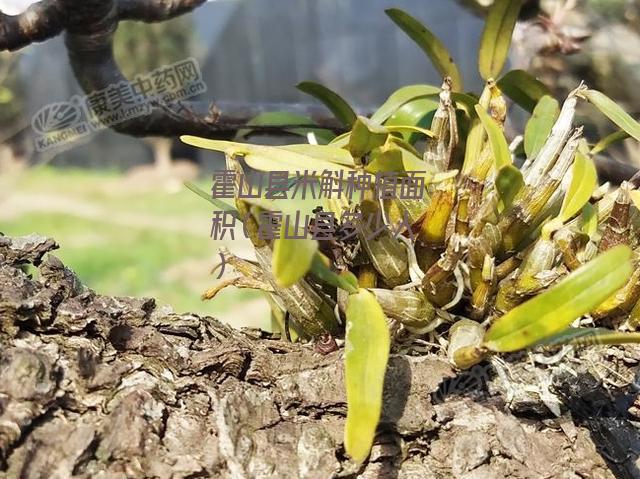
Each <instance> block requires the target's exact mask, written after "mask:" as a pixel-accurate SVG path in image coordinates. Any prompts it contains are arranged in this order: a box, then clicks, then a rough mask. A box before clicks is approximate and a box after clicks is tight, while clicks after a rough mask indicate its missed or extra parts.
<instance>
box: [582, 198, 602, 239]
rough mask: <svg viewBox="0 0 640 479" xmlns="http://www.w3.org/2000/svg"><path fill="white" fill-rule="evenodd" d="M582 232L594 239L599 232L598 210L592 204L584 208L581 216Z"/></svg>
mask: <svg viewBox="0 0 640 479" xmlns="http://www.w3.org/2000/svg"><path fill="white" fill-rule="evenodd" d="M580 231H582V232H583V233H584V234H586V235H587V236H589V238H593V235H594V234H596V231H598V210H597V209H596V207H595V206H593V205H592V204H591V203H587V204H586V205H584V206H583V207H582V213H581V214H580Z"/></svg>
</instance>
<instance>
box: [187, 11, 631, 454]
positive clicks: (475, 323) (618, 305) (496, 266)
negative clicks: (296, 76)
mask: <svg viewBox="0 0 640 479" xmlns="http://www.w3.org/2000/svg"><path fill="white" fill-rule="evenodd" d="M519 9H520V2H514V1H508V0H496V2H494V4H493V6H492V8H491V9H490V11H489V14H488V18H487V22H486V26H485V29H484V33H483V35H482V39H481V42H480V50H479V61H478V64H479V70H480V74H481V76H482V78H483V79H484V80H485V81H486V85H485V87H484V90H483V91H482V92H480V94H479V95H476V94H474V93H469V92H464V89H463V83H462V78H461V76H460V74H459V71H458V69H457V67H456V65H455V63H454V62H453V60H452V59H451V56H450V54H449V52H448V51H447V50H446V48H445V46H444V45H443V44H442V43H441V42H440V41H439V40H438V39H437V38H436V37H435V36H434V35H433V34H432V33H431V32H430V31H429V30H428V29H427V28H426V27H425V26H424V25H423V24H422V23H420V22H419V21H418V20H416V19H415V18H413V17H411V16H410V15H408V14H407V13H405V12H403V11H401V10H398V9H390V10H388V11H387V15H388V16H389V17H390V18H391V20H393V21H394V22H395V23H396V24H397V25H398V26H399V27H400V28H401V29H402V30H403V31H404V32H405V33H406V34H407V35H408V36H409V37H410V38H411V39H413V40H414V41H415V42H416V43H417V44H418V46H420V48H422V50H424V52H425V53H426V54H427V55H428V57H429V58H430V59H431V61H432V62H433V64H434V65H435V67H436V68H437V70H438V71H439V72H440V73H441V74H442V77H443V79H444V80H443V84H442V86H439V87H437V86H433V85H410V86H405V87H403V88H400V89H399V90H397V91H395V92H394V93H392V94H391V95H390V96H389V98H388V100H387V101H386V102H385V103H384V104H383V105H382V106H381V107H380V108H379V109H378V110H377V111H376V112H375V113H373V115H371V116H370V117H363V116H358V115H357V114H356V113H355V112H354V110H353V109H352V108H351V107H350V106H349V105H348V103H347V102H346V101H345V100H344V99H342V98H341V97H340V96H339V95H338V94H336V93H335V92H333V91H331V90H329V89H328V88H326V87H324V86H321V85H318V84H315V83H311V82H304V83H302V84H300V85H299V88H300V89H302V90H303V91H305V92H307V93H310V94H311V95H313V96H315V97H316V98H317V99H319V100H320V101H322V102H324V103H325V105H326V106H327V107H328V108H329V109H330V110H331V111H332V112H333V113H334V114H335V116H336V118H337V119H339V120H340V121H341V122H342V123H343V125H344V127H345V130H347V132H346V133H344V134H341V135H339V136H335V135H334V134H332V133H331V132H329V131H327V130H319V129H317V127H316V128H315V129H314V128H312V127H308V128H307V127H305V126H304V125H309V124H312V122H311V121H310V120H309V119H306V118H300V117H297V116H294V115H289V114H286V113H273V114H267V115H263V116H262V117H260V118H258V119H256V120H255V121H254V122H253V124H262V125H264V124H271V125H278V124H279V125H283V127H286V128H288V129H289V130H290V131H291V132H292V133H294V134H300V135H304V136H306V137H310V138H312V139H315V140H316V142H317V143H324V144H308V145H306V144H302V145H301V144H296V145H287V146H281V147H273V146H259V145H252V144H243V143H237V142H227V141H216V140H208V139H204V138H196V137H191V136H185V137H183V138H182V140H183V141H184V142H186V143H188V144H191V145H195V146H199V147H202V148H208V149H212V150H217V151H221V152H224V153H225V155H226V159H227V165H228V168H229V169H231V170H233V171H234V172H235V173H236V174H237V176H236V185H235V188H236V192H238V191H240V178H241V175H242V174H244V173H245V169H246V167H247V166H248V167H251V168H254V169H257V170H262V171H273V170H279V171H286V172H287V174H288V175H289V176H290V177H291V178H295V177H296V175H298V174H299V173H300V172H301V171H304V170H307V171H315V172H317V174H318V176H320V174H323V175H324V177H325V181H326V175H327V173H326V172H330V175H332V174H334V173H335V179H333V180H331V181H334V182H336V184H337V183H338V182H340V181H344V178H345V177H347V176H348V175H352V177H353V175H357V174H358V173H367V174H370V175H376V174H378V176H380V174H383V175H382V176H384V173H389V172H392V173H394V174H395V175H397V177H398V178H409V177H410V179H411V180H412V181H417V180H419V181H424V185H425V191H424V194H423V195H422V196H420V197H418V198H411V199H406V198H404V199H403V198H401V197H400V196H401V195H397V197H392V198H381V197H379V196H377V195H376V194H375V190H374V188H373V186H372V187H371V188H369V189H367V188H362V190H361V191H360V192H359V195H357V197H355V198H351V199H349V198H347V197H345V196H342V197H341V198H325V199H324V201H323V204H322V205H321V206H322V208H323V211H325V212H331V213H333V214H334V217H335V218H336V222H337V223H338V224H337V226H338V231H343V230H344V227H345V225H344V218H347V217H349V214H351V213H353V212H358V214H359V215H360V217H361V219H363V220H364V221H365V222H366V220H368V219H371V218H373V217H374V216H381V217H382V218H383V219H384V221H385V223H386V226H388V227H389V229H382V230H381V231H380V232H379V234H377V236H375V238H371V237H370V235H367V227H363V228H360V229H359V230H357V231H356V233H355V234H352V235H351V236H350V237H347V235H346V234H345V235H342V236H338V237H337V238H334V239H332V240H327V241H316V240H313V239H311V238H310V237H308V235H307V236H305V235H304V233H303V234H302V235H300V231H292V227H291V224H292V222H289V221H282V223H281V224H280V225H279V226H278V227H279V228H280V233H281V234H280V237H279V238H277V239H275V240H273V241H267V240H264V239H261V238H260V237H259V235H258V234H257V232H258V230H259V228H260V227H261V224H260V221H263V219H264V217H265V215H263V214H262V213H264V212H265V211H282V212H283V214H284V217H286V216H287V214H290V215H292V214H293V212H292V209H293V208H292V205H291V202H287V201H286V200H269V199H266V198H264V197H261V198H254V199H248V198H240V197H238V196H239V195H236V200H235V204H234V205H229V204H226V203H223V202H220V201H218V200H212V199H211V198H210V197H209V199H210V200H211V201H212V202H214V204H216V205H217V207H218V208H220V209H224V210H226V211H228V212H230V213H232V214H233V215H235V216H236V217H237V218H238V219H239V220H241V221H242V222H243V224H244V228H245V232H246V234H247V235H248V236H249V238H250V239H251V241H252V243H253V245H254V247H255V252H256V257H257V262H253V261H247V260H244V259H241V258H238V257H236V256H234V255H231V254H228V253H227V255H226V259H227V261H228V262H229V263H230V264H231V265H232V266H233V267H234V268H235V270H236V271H237V272H238V273H239V276H238V277H236V278H233V279H231V280H228V281H225V282H223V283H222V284H220V285H218V286H216V287H215V288H212V289H211V290H209V291H207V292H206V293H205V297H206V298H211V297H214V296H215V295H216V294H217V292H218V291H220V290H221V289H222V288H224V287H226V286H230V285H232V286H236V287H244V288H255V289H260V290H263V291H265V292H266V294H267V295H268V297H269V299H270V301H271V303H272V306H273V310H274V316H275V317H277V318H279V324H280V327H281V329H282V333H283V335H285V336H286V337H287V338H290V339H292V340H301V341H313V342H315V343H316V344H318V345H319V347H320V349H322V348H325V349H326V347H327V345H331V344H334V343H333V341H334V339H335V338H338V339H342V338H344V351H345V353H344V355H345V374H346V387H347V391H346V394H347V403H348V413H347V421H346V429H345V448H346V451H347V453H348V454H349V455H350V456H351V457H352V458H353V459H354V460H355V461H359V462H361V461H364V460H365V459H366V457H367V456H368V454H369V451H370V449H371V446H372V443H373V440H374V436H375V431H376V427H377V423H378V421H379V418H380V412H381V406H382V390H383V381H384V375H385V369H386V365H387V360H388V356H389V351H390V349H391V348H392V347H393V345H394V343H397V342H398V341H399V340H400V338H405V339H406V337H407V336H411V337H421V336H425V335H431V336H434V335H435V336H436V337H437V338H438V339H439V340H440V341H442V342H446V344H447V345H448V346H447V356H448V359H449V360H450V361H451V363H452V364H453V365H455V366H456V367H457V368H460V369H465V368H469V367H471V366H473V365H475V364H477V363H479V362H481V361H483V360H485V359H487V358H489V357H490V356H492V355H498V354H501V353H507V352H513V351H519V350H523V349H529V348H536V347H541V346H553V345H563V344H620V343H626V342H629V343H630V342H640V333H635V332H633V330H635V329H636V328H637V327H638V325H640V301H639V300H640V268H639V267H638V266H639V261H640V248H639V247H638V227H639V226H640V224H639V223H638V221H639V212H640V210H639V207H640V192H638V190H637V189H636V188H637V186H638V184H637V182H636V181H635V180H636V178H634V179H631V180H630V181H629V182H625V183H623V184H622V185H620V186H619V187H617V188H613V187H610V186H609V185H607V184H605V185H601V186H600V185H599V184H598V178H597V174H596V169H595V165H594V156H595V155H596V154H598V153H600V152H602V151H603V150H604V149H606V148H607V147H608V146H609V145H610V144H611V143H612V142H613V141H617V140H618V139H620V138H622V137H624V136H631V137H633V138H635V139H637V140H640V124H638V123H637V122H636V121H635V120H634V119H633V118H631V117H630V116H629V115H628V114H627V113H625V112H624V111H623V110H622V109H621V108H620V107H619V106H618V105H616V104H615V103H614V102H613V101H611V100H610V99H609V98H607V97H606V96H605V95H604V94H602V93H600V92H598V91H594V90H590V89H589V88H587V87H586V86H585V85H579V86H578V87H577V88H576V89H575V90H574V91H573V92H571V93H570V94H569V96H568V98H566V100H565V101H564V103H563V104H562V105H560V104H559V103H558V101H556V100H555V99H554V98H552V97H551V96H550V95H549V92H548V90H547V89H546V88H545V86H544V85H543V84H541V83H540V82H539V81H537V80H536V79H535V78H533V77H532V76H530V75H529V74H528V73H526V72H524V71H519V70H516V71H510V72H508V73H506V74H504V75H502V70H503V67H504V64H505V61H506V58H507V53H508V50H509V45H510V42H511V36H512V32H513V28H514V25H515V22H516V18H517V15H518V12H519ZM580 101H586V102H589V103H591V104H593V105H594V106H595V107H596V108H597V109H598V110H600V112H602V113H603V114H604V115H606V116H607V117H608V118H609V119H610V120H611V121H612V122H613V123H615V124H616V125H617V126H618V127H619V128H620V130H621V132H623V133H617V134H614V135H612V136H611V137H607V138H604V139H602V140H601V141H599V142H597V143H596V144H595V145H592V144H590V143H589V142H588V141H586V140H585V138H584V137H583V133H582V128H581V127H580V126H576V125H575V124H574V113H575V109H576V104H577V103H578V102H580ZM510 102H513V103H515V104H517V105H519V106H520V107H522V108H523V109H524V110H526V111H528V112H529V113H530V114H531V116H530V118H529V120H528V122H527V124H526V128H525V130H524V132H523V135H521V136H518V137H516V138H514V139H512V140H513V141H511V142H508V141H507V139H506V137H505V128H504V126H505V122H506V121H507V116H508V111H509V108H510ZM292 125H294V126H295V128H294V127H293V126H292ZM516 165H520V166H516ZM340 173H342V175H340ZM341 178H342V179H341ZM400 183H402V182H398V183H397V184H395V185H392V188H398V189H399V188H401V185H400ZM192 188H193V187H192ZM204 195H205V196H208V195H207V194H206V193H205V194H204ZM407 218H408V220H407ZM403 219H404V220H405V221H404V223H403ZM367 224H369V223H367ZM398 224H401V225H402V224H403V225H404V226H403V228H402V229H401V231H400V234H399V235H394V234H392V232H391V227H392V226H396V225H398ZM285 233H296V234H298V235H299V236H301V237H300V238H299V239H292V238H287V237H286V236H287V235H285ZM289 236H291V235H289ZM600 326H606V327H600Z"/></svg>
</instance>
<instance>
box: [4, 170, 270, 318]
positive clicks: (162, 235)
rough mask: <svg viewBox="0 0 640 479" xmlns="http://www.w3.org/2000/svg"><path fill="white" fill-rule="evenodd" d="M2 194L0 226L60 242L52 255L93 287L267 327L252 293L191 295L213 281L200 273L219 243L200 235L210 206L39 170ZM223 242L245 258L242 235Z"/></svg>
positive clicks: (105, 179)
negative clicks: (205, 297) (207, 297)
mask: <svg viewBox="0 0 640 479" xmlns="http://www.w3.org/2000/svg"><path fill="white" fill-rule="evenodd" d="M200 186H201V187H202V188H203V189H205V190H208V189H209V188H210V186H209V185H208V184H207V182H206V181H202V182H201V183H200ZM4 190H5V191H2V192H1V197H0V231H1V232H3V233H4V234H6V235H10V236H17V235H26V234H29V233H38V234H41V235H46V236H51V237H53V238H55V239H56V240H57V241H58V243H59V244H60V245H61V248H60V249H59V250H58V251H57V252H56V253H54V254H56V255H58V256H59V257H60V258H61V259H62V260H63V261H64V263H65V264H66V265H67V266H68V267H70V268H72V269H73V270H74V271H75V272H76V273H77V274H78V276H79V277H80V279H81V280H82V282H83V283H84V284H86V285H88V286H89V287H91V288H92V289H94V290H96V291H97V292H100V293H103V294H111V295H123V296H152V297H154V298H156V299H157V301H158V303H159V304H161V305H162V304H168V305H171V306H172V307H173V308H174V309H175V310H176V311H177V312H194V313H199V314H207V315H211V316H215V317H217V318H219V319H222V320H224V321H226V322H229V323H230V324H233V325H234V326H254V327H255V326H262V327H267V326H268V324H269V313H268V306H267V304H266V301H265V300H264V299H263V298H262V295H261V293H259V292H255V291H250V290H236V289H232V288H228V289H227V290H225V291H223V292H222V293H221V294H220V296H219V297H217V298H216V299H215V300H213V301H211V302H206V303H204V302H202V301H201V300H200V294H201V293H202V291H203V290H205V289H206V288H208V287H210V286H211V285H212V284H214V283H215V281H216V278H215V277H214V276H210V275H209V271H210V270H211V267H212V266H214V265H215V264H216V263H217V262H219V256H218V248H219V247H220V246H222V243H220V242H215V241H213V240H211V239H210V238H209V231H210V226H211V223H210V218H211V206H210V205H209V204H208V203H207V202H205V201H204V200H202V199H201V198H198V197H197V196H196V195H194V194H193V193H191V192H190V191H188V190H187V189H186V188H184V187H182V186H180V185H179V184H175V185H173V187H172V188H170V189H167V188H166V185H165V186H161V185H158V186H157V187H154V185H146V186H143V187H138V186H137V185H136V184H135V183H132V182H131V181H127V180H126V179H125V178H124V177H122V176H119V175H117V174H115V173H105V172H95V171H87V170H68V169H64V170H57V169H54V168H51V167H40V168H35V169H33V170H30V171H27V172H25V173H22V176H21V177H20V178H19V179H18V180H16V181H14V182H12V184H11V186H10V187H9V188H8V189H7V188H4ZM225 245H226V246H227V247H228V248H229V249H230V250H231V251H233V252H236V253H238V254H240V255H242V256H245V257H248V256H250V254H251V253H250V251H251V248H250V243H249V242H248V241H247V240H246V239H245V238H244V237H242V235H241V231H240V234H238V233H236V240H235V241H230V242H227V243H226V244H225ZM229 274H232V273H231V271H229V270H228V271H227V273H226V275H225V276H227V275H229Z"/></svg>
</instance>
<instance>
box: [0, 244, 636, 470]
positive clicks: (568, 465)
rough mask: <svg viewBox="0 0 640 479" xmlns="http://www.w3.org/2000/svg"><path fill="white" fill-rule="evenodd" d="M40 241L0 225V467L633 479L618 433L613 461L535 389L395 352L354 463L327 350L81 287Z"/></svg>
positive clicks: (339, 379) (337, 366)
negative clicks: (522, 398) (507, 390)
mask: <svg viewBox="0 0 640 479" xmlns="http://www.w3.org/2000/svg"><path fill="white" fill-rule="evenodd" d="M55 247H56V245H55V243H54V242H53V241H51V240H48V239H45V238H41V237H37V236H32V237H27V238H26V239H25V238H18V239H13V240H11V239H9V238H5V237H2V236H0V344H1V345H2V348H1V349H0V476H2V477H8V478H18V477H20V478H26V479H31V478H34V479H35V478H47V479H54V478H68V477H84V478H89V477H91V478H105V479H106V478H109V479H111V478H145V477H157V478H196V477H221V478H298V477H300V478H329V477H370V478H374V477H375V478H433V477H436V478H438V477H464V478H493V477H495V478H507V477H521V478H525V477H527V478H533V477H535V478H538V477H550V478H551V477H554V478H557V477H566V478H570V477H571V478H574V477H582V478H607V477H614V476H613V474H612V472H611V469H610V467H611V468H615V467H618V469H619V470H622V471H623V472H624V473H625V474H626V475H624V476H623V475H620V476H618V477H638V476H637V475H635V476H634V475H633V474H635V473H637V467H636V465H634V464H633V461H636V460H637V452H635V453H633V451H632V450H631V446H630V443H629V444H627V446H625V447H627V449H626V452H627V453H628V454H627V456H628V457H623V458H620V459H619V460H617V459H616V457H615V456H614V457H613V459H612V458H611V457H610V456H612V455H613V453H612V452H611V450H608V453H607V454H606V455H605V454H604V453H602V454H600V453H598V450H599V449H598V448H601V446H602V445H601V444H599V443H598V442H599V440H598V436H597V434H595V433H594V430H593V428H591V427H589V426H588V421H586V420H585V421H580V420H576V424H574V422H573V421H572V420H571V419H570V417H568V416H567V415H565V416H563V417H561V418H559V419H552V416H551V415H550V414H548V413H542V412H538V413H535V412H534V411H536V410H538V409H536V408H538V407H539V406H540V401H537V404H536V405H535V407H530V408H528V410H527V411H524V409H521V411H520V414H521V415H520V416H517V415H512V414H511V413H510V412H509V410H508V408H506V407H505V400H504V396H503V395H502V394H501V393H500V388H496V387H495V384H496V378H495V377H494V374H493V373H492V372H490V371H491V368H488V367H484V366H482V367H481V366H478V367H477V369H474V370H472V371H471V372H470V373H467V374H466V375H458V376H457V375H456V373H455V372H454V370H453V369H452V368H451V366H450V365H449V364H448V363H447V362H445V361H444V360H442V359H440V358H438V357H435V356H406V355H400V354H397V355H392V357H391V360H390V365H389V369H388V374H387V382H386V385H385V405H384V412H383V419H382V423H381V426H380V428H379V434H378V437H377V440H376V445H375V446H374V448H373V451H372V455H371V457H370V459H369V461H368V462H367V463H365V464H364V465H362V466H358V465H355V464H353V463H351V462H350V461H349V460H348V459H347V458H346V457H345V453H344V449H343V446H342V430H343V426H344V418H345V412H346V405H345V396H344V372H343V367H342V351H336V352H334V353H331V354H328V355H325V356H323V355H319V354H318V353H316V352H314V350H313V348H311V347H308V346H306V345H298V344H290V343H286V342H283V341H280V340H277V339H276V338H273V337H272V336H270V335H269V334H267V333H264V332H260V331H253V330H251V331H237V330H233V329H231V328H230V327H228V326H225V325H223V324H221V323H219V322H218V321H216V320H214V319H212V318H209V317H198V316H196V315H191V314H183V315H177V314H175V313H173V312H171V311H170V310H169V309H168V308H158V307H156V305H155V303H154V301H153V300H152V299H144V298H143V299H136V298H113V297H106V296H101V295H98V294H96V293H94V292H93V291H91V290H89V289H87V288H85V287H83V286H82V285H81V284H80V282H79V281H78V280H77V278H76V277H75V276H74V274H73V273H72V272H71V271H70V270H68V269H67V268H65V267H64V266H63V265H62V263H61V262H60V260H58V259H57V258H56V257H54V256H52V255H48V256H47V257H46V259H44V261H42V262H41V260H42V258H43V256H44V255H45V253H47V252H48V251H49V250H51V249H53V248H55ZM25 263H33V264H35V265H39V274H40V277H39V279H37V280H36V279H32V278H30V277H29V276H28V275H27V274H26V273H25V272H24V271H23V269H22V268H21V267H19V265H20V264H25ZM525 363H526V361H525ZM594 390H595V389H594ZM591 392H592V393H593V391H591ZM521 404H522V403H521ZM575 416H576V413H574V417H575ZM620 421H623V419H620ZM624 421H626V422H624V427H625V428H628V427H629V424H630V423H629V421H628V420H626V419H624ZM583 423H584V424H587V425H586V426H585V425H583ZM607 430H609V429H607ZM625 430H626V431H629V430H628V429H625ZM610 431H611V434H612V435H615V437H616V438H617V437H619V436H620V434H618V433H616V432H615V431H614V430H613V429H611V430H610ZM630 437H631V439H630V441H634V440H635V441H637V430H636V431H635V436H634V435H633V434H631V436H630ZM635 445H637V442H636V443H635ZM596 446H597V447H596ZM629 451H631V452H629ZM634 454H635V456H634ZM603 456H609V457H607V459H606V460H605V459H604V458H603ZM607 461H609V466H608V465H607ZM612 461H613V462H616V465H615V466H614V465H612ZM634 468H635V469H634ZM634 471H635V472H634ZM360 475H361V476H360Z"/></svg>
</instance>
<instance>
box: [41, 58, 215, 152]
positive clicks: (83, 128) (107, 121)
mask: <svg viewBox="0 0 640 479" xmlns="http://www.w3.org/2000/svg"><path fill="white" fill-rule="evenodd" d="M206 90H207V87H206V85H205V83H204V82H203V81H202V74H201V72H200V67H199V66H198V63H197V61H196V60H195V59H194V58H187V59H185V60H181V61H179V62H176V63H173V64H171V65H165V66H162V67H160V68H157V69H155V70H153V71H152V72H150V73H147V74H145V75H139V76H137V77H136V78H135V80H133V81H131V82H128V81H121V82H119V83H116V84H111V85H109V86H108V87H106V88H104V89H102V90H97V91H94V92H92V93H90V94H89V95H85V96H80V95H75V96H73V97H72V98H71V99H70V100H69V101H64V102H58V103H51V104H49V105H46V106H44V107H43V108H41V109H40V110H39V111H38V112H37V113H36V114H35V115H34V116H33V118H32V120H31V126H32V127H33V129H34V131H35V132H36V138H35V146H36V149H37V150H38V151H46V150H49V149H52V148H55V147H56V146H59V145H61V144H63V143H67V142H70V141H74V140H78V139H81V138H83V137H85V136H87V135H89V134H91V133H94V132H97V131H100V130H103V129H105V128H109V127H112V126H114V125H117V124H119V123H122V122H125V121H127V120H130V119H132V118H136V117H141V116H145V115H148V114H149V113H150V112H151V109H152V105H153V104H156V103H157V104H168V103H173V102H177V101H181V100H185V99H187V98H191V97H194V96H196V95H199V94H201V93H204V92H205V91H206Z"/></svg>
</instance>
